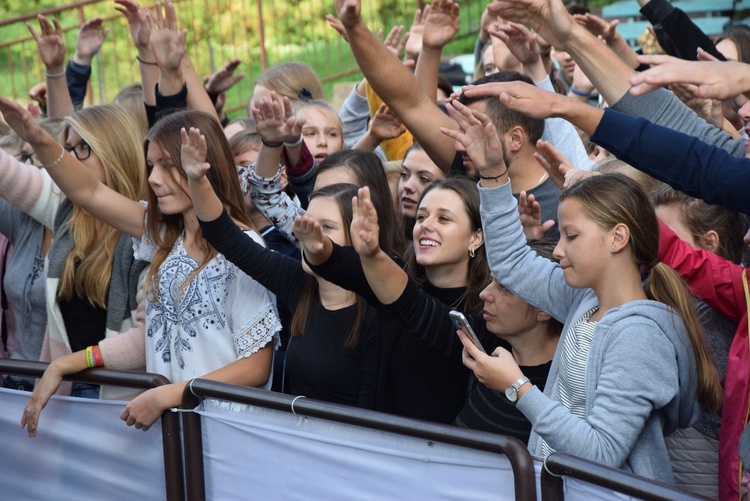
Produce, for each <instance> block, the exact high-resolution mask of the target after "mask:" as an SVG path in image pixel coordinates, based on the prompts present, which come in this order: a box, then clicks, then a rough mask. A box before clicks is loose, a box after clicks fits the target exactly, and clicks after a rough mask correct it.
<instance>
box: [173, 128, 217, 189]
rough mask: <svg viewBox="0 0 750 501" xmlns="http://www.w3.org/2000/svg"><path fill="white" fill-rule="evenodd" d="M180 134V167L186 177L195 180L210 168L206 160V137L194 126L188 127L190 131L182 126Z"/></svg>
mask: <svg viewBox="0 0 750 501" xmlns="http://www.w3.org/2000/svg"><path fill="white" fill-rule="evenodd" d="M180 135H181V136H182V148H181V149H180V160H181V162H182V169H183V170H184V171H185V175H186V176H187V177H188V179H190V180H193V181H197V180H199V179H201V178H202V177H203V176H205V175H206V172H208V170H209V169H210V168H211V164H209V163H208V162H206V151H207V147H206V138H205V136H203V135H202V134H201V131H200V130H198V129H196V128H195V127H190V132H188V131H186V130H185V128H184V127H183V128H182V129H180Z"/></svg>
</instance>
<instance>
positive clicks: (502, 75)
mask: <svg viewBox="0 0 750 501" xmlns="http://www.w3.org/2000/svg"><path fill="white" fill-rule="evenodd" d="M517 81H519V82H526V83H527V84H531V85H534V82H533V81H532V80H531V79H530V78H529V77H527V76H526V75H521V74H520V73H518V72H517V71H507V70H503V71H498V72H497V73H493V74H492V75H487V76H486V77H482V78H480V79H478V80H474V81H473V82H471V85H482V84H486V83H494V82H517ZM480 101H486V102H487V110H486V112H485V113H486V114H487V116H488V117H490V120H492V123H493V125H494V126H495V128H496V129H497V133H498V134H504V133H506V132H508V131H509V130H510V129H512V128H513V127H515V126H516V125H519V126H520V127H521V128H522V129H523V130H524V131H526V136H527V139H528V141H529V143H531V144H534V145H535V144H536V142H537V141H539V140H540V139H541V138H542V134H543V133H544V120H541V119H538V118H531V117H528V116H526V115H524V114H523V113H521V112H520V111H513V110H509V109H508V108H506V107H505V106H503V105H502V103H500V99H498V98H497V97H495V96H492V97H485V96H482V97H475V98H470V97H466V95H464V94H463V93H461V95H460V96H459V98H458V102H459V103H461V104H463V105H464V106H469V105H471V104H474V103H478V102H480Z"/></svg>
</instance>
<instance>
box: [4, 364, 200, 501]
mask: <svg viewBox="0 0 750 501" xmlns="http://www.w3.org/2000/svg"><path fill="white" fill-rule="evenodd" d="M47 366H48V364H46V363H44V362H32V361H30V360H13V359H9V358H4V359H0V373H3V374H13V375H18V376H29V377H35V378H39V377H42V374H44V371H45V369H46V368H47ZM64 379H65V380H66V381H74V382H79V383H92V384H104V385H110V386H122V387H127V388H138V389H144V390H147V389H149V388H155V387H157V386H161V385H164V384H170V381H169V380H168V379H167V378H165V377H164V376H162V375H161V374H150V373H145V372H123V371H113V370H109V369H87V370H85V371H82V372H79V373H78V374H72V375H70V376H66V377H65V378H64ZM161 429H162V445H163V447H164V479H165V483H166V498H167V500H169V501H182V500H183V499H185V492H184V481H183V474H182V444H181V441H180V424H179V420H178V417H177V415H176V414H175V413H173V412H171V411H166V412H165V413H164V414H162V416H161Z"/></svg>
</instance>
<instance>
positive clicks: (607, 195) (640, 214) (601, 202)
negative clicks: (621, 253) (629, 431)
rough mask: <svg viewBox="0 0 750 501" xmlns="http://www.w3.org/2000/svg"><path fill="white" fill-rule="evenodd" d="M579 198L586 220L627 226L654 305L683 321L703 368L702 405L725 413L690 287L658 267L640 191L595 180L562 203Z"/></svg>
mask: <svg viewBox="0 0 750 501" xmlns="http://www.w3.org/2000/svg"><path fill="white" fill-rule="evenodd" d="M566 198H574V199H576V200H578V201H579V202H580V203H581V206H582V207H583V210H584V211H585V212H586V215H587V216H588V217H590V218H591V219H592V220H594V221H595V222H596V223H597V224H598V225H599V226H601V227H602V228H604V229H606V230H609V229H611V228H614V227H615V226H616V225H617V224H625V225H626V226H627V227H628V229H629V230H630V241H629V245H630V248H631V250H632V253H633V257H634V259H635V262H636V264H637V265H638V266H639V267H640V268H641V269H645V268H650V273H649V276H648V278H647V279H646V281H645V282H644V284H643V290H644V292H645V293H646V296H647V297H648V298H649V299H652V300H654V301H659V302H662V303H664V304H666V305H668V306H670V307H672V309H674V310H675V311H676V312H677V314H678V315H679V316H680V317H681V318H682V321H683V323H684V324H685V328H686V329H687V332H688V335H689V337H690V344H691V345H692V348H693V353H694V354H695V361H696V364H697V367H698V390H697V397H698V401H699V402H700V403H701V404H703V405H704V406H705V407H706V408H708V409H711V410H713V411H716V410H718V409H719V408H720V407H721V401H722V398H723V390H722V388H721V383H720V382H719V374H718V373H717V371H716V367H715V366H714V364H713V360H712V359H711V355H710V353H709V351H708V348H707V347H706V341H705V338H704V335H703V329H702V327H701V324H700V322H699V320H698V315H697V314H696V312H695V308H694V306H693V301H692V298H691V297H690V294H689V293H688V289H687V285H686V284H685V282H684V281H683V280H682V278H681V277H680V276H679V275H678V274H677V272H676V271H674V270H673V269H672V268H670V267H669V266H667V265H666V264H664V263H661V262H659V259H658V257H659V222H658V220H657V219H656V213H655V212H654V208H653V206H652V205H651V202H650V201H649V198H648V196H647V195H646V193H645V192H644V191H643V189H642V188H641V186H640V185H639V184H638V183H637V182H636V181H634V180H632V179H630V178H629V177H627V176H625V175H623V174H604V175H601V176H593V177H590V178H588V179H585V180H584V181H581V182H580V183H578V184H576V185H574V186H573V187H571V188H569V189H567V190H565V191H564V192H563V193H562V195H561V196H560V201H562V200H565V199H566Z"/></svg>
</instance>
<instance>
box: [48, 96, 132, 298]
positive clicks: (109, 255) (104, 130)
mask: <svg viewBox="0 0 750 501" xmlns="http://www.w3.org/2000/svg"><path fill="white" fill-rule="evenodd" d="M71 129H73V130H75V131H76V133H78V135H79V136H81V138H82V139H83V140H84V141H86V143H88V145H89V147H90V148H91V151H92V152H93V153H96V156H98V157H99V160H100V161H101V163H102V166H103V167H104V183H105V184H106V185H107V186H108V187H110V188H112V189H113V190H115V191H116V192H118V193H120V194H121V195H124V196H126V197H128V198H129V199H131V200H140V199H142V198H143V197H144V195H145V186H146V162H145V159H144V158H143V154H142V153H141V152H142V151H143V149H142V144H143V138H142V137H141V135H140V127H139V125H138V123H137V122H136V120H135V118H134V117H133V116H132V115H131V114H130V113H128V112H127V111H125V110H123V109H122V108H120V107H119V106H116V105H113V104H104V105H100V106H92V107H89V108H85V109H83V110H80V111H78V112H76V113H74V114H73V115H71V116H69V117H67V118H66V119H65V129H64V132H63V136H65V137H67V136H68V134H69V132H70V130H71ZM97 222H98V221H97V219H96V218H94V217H93V216H92V215H90V214H89V213H87V212H86V211H84V210H83V209H81V208H80V207H78V206H76V207H74V209H73V216H72V218H71V220H70V232H71V234H72V235H73V239H74V245H73V250H72V251H71V252H70V254H68V256H67V258H66V259H65V263H64V264H63V268H62V273H61V276H60V283H59V285H58V288H57V298H58V300H69V299H70V298H71V297H72V296H73V294H74V293H75V294H76V295H77V296H78V297H82V298H84V297H85V298H87V299H88V300H89V302H90V303H91V305H92V306H97V307H99V308H106V306H107V294H108V291H109V280H110V275H111V274H112V259H113V257H114V254H115V249H116V248H117V241H118V240H119V239H120V232H119V231H117V230H116V229H114V228H112V227H110V226H106V229H105V231H104V235H98V234H97V231H96V228H97Z"/></svg>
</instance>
